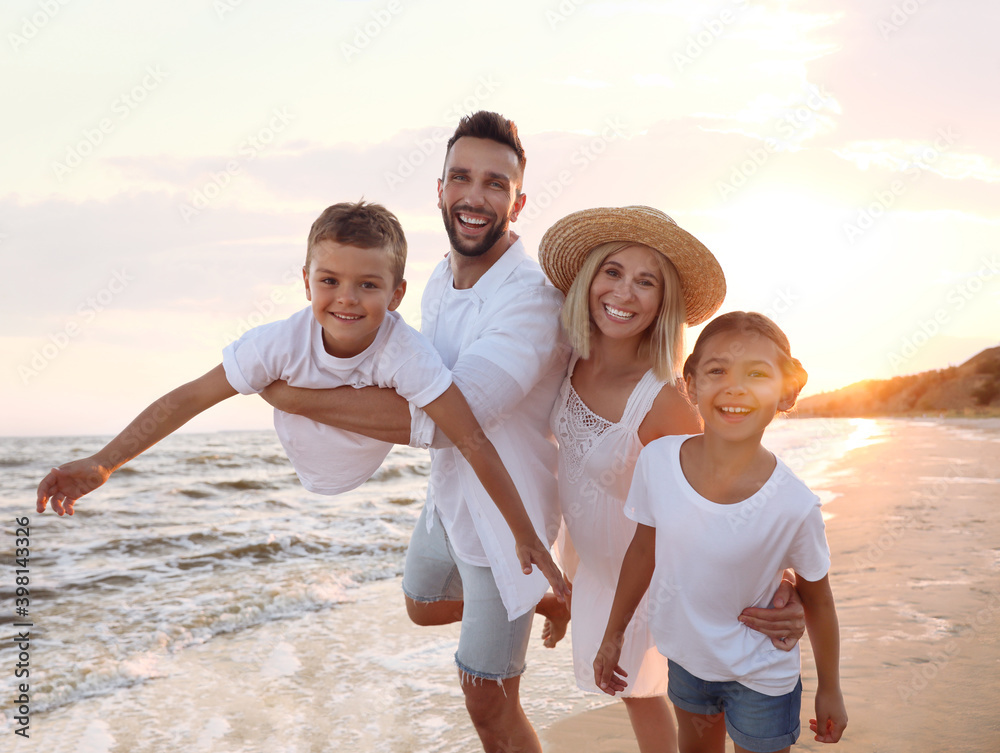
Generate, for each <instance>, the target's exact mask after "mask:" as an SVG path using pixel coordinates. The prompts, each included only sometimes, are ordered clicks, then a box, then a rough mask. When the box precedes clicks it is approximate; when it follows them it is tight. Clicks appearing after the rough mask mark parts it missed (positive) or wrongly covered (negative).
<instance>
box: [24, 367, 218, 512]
mask: <svg viewBox="0 0 1000 753" xmlns="http://www.w3.org/2000/svg"><path fill="white" fill-rule="evenodd" d="M235 394H236V390H235V389H233V387H232V385H230V384H229V381H228V380H227V379H226V373H225V371H224V370H223V368H222V365H221V364H220V365H218V366H216V367H215V368H214V369H212V370H211V371H209V372H208V373H207V374H205V375H204V376H201V377H199V378H198V379H195V380H194V381H193V382H188V383H187V384H185V385H182V386H180V387H178V388H177V389H175V390H173V391H172V392H168V393H167V394H166V395H164V396H163V397H161V398H160V399H159V400H157V401H156V402H155V403H153V404H152V405H150V406H148V407H147V408H146V409H145V410H144V411H143V412H142V413H140V414H139V415H138V416H136V417H135V419H133V421H132V423H130V424H129V425H128V426H126V427H125V429H123V430H122V432H121V433H120V434H118V436H116V437H115V438H114V439H112V440H111V441H110V442H108V444H106V445H105V446H104V447H103V448H102V449H101V450H99V451H98V452H96V453H95V454H94V455H91V456H90V457H88V458H82V459H80V460H74V461H73V462H71V463H66V464H64V465H61V466H59V467H58V468H53V469H52V470H51V471H50V472H49V474H48V475H47V476H46V477H45V478H44V479H42V482H41V483H40V484H39V485H38V496H37V501H36V509H37V510H38V512H45V506H46V504H47V503H48V502H51V503H52V509H53V511H55V512H56V513H58V514H59V515H63V514H69V515H72V514H73V506H74V505H75V504H76V501H77V500H78V499H79V498H80V497H82V496H83V495H84V494H88V493H90V492H92V491H93V490H94V489H97V488H98V487H99V486H101V485H103V484H104V482H105V481H107V480H108V478H109V477H110V476H111V474H112V473H114V472H115V471H117V470H118V469H119V468H121V467H122V466H123V465H125V463H127V462H128V461H129V460H131V459H132V458H134V457H135V456H136V455H139V454H141V453H143V452H145V451H146V450H148V449H149V448H150V447H152V446H153V445H154V444H156V443H157V442H159V441H160V440H161V439H163V438H164V437H166V436H168V435H169V434H172V433H173V432H175V431H176V430H177V429H179V428H180V427H181V426H183V425H184V424H186V423H187V422H188V421H190V420H191V419H192V418H194V417H195V416H197V415H198V414H199V413H201V412H202V411H204V410H207V409H208V408H211V407H212V406H213V405H215V404H216V403H218V402H220V401H222V400H225V399H226V398H227V397H232V396H233V395H235Z"/></svg>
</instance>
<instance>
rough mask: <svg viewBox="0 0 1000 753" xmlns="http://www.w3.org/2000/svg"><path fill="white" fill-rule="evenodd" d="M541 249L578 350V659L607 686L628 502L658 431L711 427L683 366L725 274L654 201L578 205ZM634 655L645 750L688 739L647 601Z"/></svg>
mask: <svg viewBox="0 0 1000 753" xmlns="http://www.w3.org/2000/svg"><path fill="white" fill-rule="evenodd" d="M539 261H540V262H541V264H542V268H543V269H544V270H545V272H546V274H548V276H549V278H550V279H551V280H552V282H553V283H554V284H555V286H556V287H557V288H559V289H560V290H562V291H563V292H564V293H566V294H567V297H566V302H565V304H564V307H563V313H562V319H563V325H564V328H565V329H566V331H567V334H568V336H569V339H570V341H571V344H572V345H573V349H574V354H573V356H572V358H571V361H570V366H569V372H568V374H567V376H566V379H565V381H564V383H563V386H562V389H561V391H560V395H559V398H558V399H557V401H556V404H555V407H554V410H553V414H552V428H553V432H554V434H555V436H556V439H557V440H558V442H559V494H560V500H561V503H562V512H563V518H564V520H565V522H566V529H567V531H568V533H569V539H570V542H571V545H570V546H568V547H566V548H567V549H570V551H569V552H564V566H565V567H566V568H568V569H569V570H570V573H569V575H570V576H571V577H572V578H573V580H574V584H573V598H572V606H571V608H572V618H573V619H572V625H573V662H574V667H575V671H576V679H577V684H578V685H579V687H580V688H581V689H583V690H587V691H590V692H598V691H599V689H598V687H597V686H596V685H595V684H594V682H593V660H594V657H595V655H596V653H597V649H598V646H599V645H600V642H601V637H602V635H603V630H604V618H603V616H604V615H606V614H607V613H608V611H609V610H610V608H611V602H612V599H613V597H614V591H615V585H616V583H617V581H618V572H619V569H620V567H621V563H622V558H623V557H624V556H625V551H626V549H627V547H628V544H629V541H631V539H632V533H633V531H634V530H635V523H633V522H632V521H631V520H628V519H627V518H626V517H625V515H624V514H623V510H622V508H623V505H624V503H625V497H626V496H627V494H628V490H629V484H630V483H631V480H632V470H633V468H634V465H635V461H636V458H637V456H638V454H639V450H640V449H641V448H642V446H643V445H644V444H646V443H648V442H650V441H652V440H653V439H656V438H657V437H661V436H664V435H668V434H690V433H693V432H697V431H699V430H700V426H699V422H698V418H697V415H696V413H695V411H694V409H693V408H692V407H691V405H690V404H689V403H688V401H687V400H686V398H685V397H684V395H683V393H682V392H681V390H680V389H679V388H678V386H677V384H676V383H675V382H676V372H677V371H678V370H679V369H678V367H679V366H680V362H681V356H682V353H683V330H684V324H685V322H687V323H688V324H697V323H699V322H701V321H703V320H705V319H706V318H708V317H709V316H711V314H712V313H713V312H714V311H715V310H716V309H717V308H718V307H719V306H720V305H721V303H722V299H723V298H724V297H725V278H724V277H723V274H722V269H721V268H720V266H719V264H718V262H717V261H716V259H715V257H714V256H713V255H712V254H711V252H710V251H709V250H708V249H707V248H705V247H704V246H703V245H702V244H701V243H699V242H698V240H697V239H695V238H694V237H693V236H691V235H690V234H688V233H686V232H685V231H684V230H682V229H681V228H679V227H678V226H677V225H676V224H675V223H674V222H673V220H671V219H670V218H669V217H667V215H665V214H663V213H662V212H659V211H657V210H655V209H651V208H649V207H625V208H604V209H590V210H585V211H582V212H576V213H574V214H571V215H569V216H568V217H565V218H563V219H562V220H560V221H559V222H557V223H556V224H555V225H553V226H552V227H551V228H550V229H549V230H548V231H547V232H546V234H545V236H544V237H543V238H542V242H541V244H540V246H539ZM573 548H575V552H573V551H572V549H573ZM576 553H578V557H579V560H578V562H579V564H578V566H576V556H575V555H576ZM574 567H575V573H574V572H573V570H574ZM789 593H790V589H788V593H785V594H784V599H786V600H787V598H788V595H789ZM560 608H561V609H562V610H563V611H564V612H565V606H564V605H561V604H559V603H556V602H555V600H554V599H551V598H546V599H544V600H543V601H542V603H541V604H540V605H539V608H538V612H539V613H540V614H543V615H544V616H546V617H547V618H548V620H547V621H546V625H545V628H544V630H543V638H544V639H545V641H546V645H548V646H553V645H555V643H556V641H558V640H559V639H560V638H561V637H562V635H563V634H564V633H565V630H566V617H565V616H563V617H562V619H560V618H559V614H558V612H559V609H560ZM762 613H763V614H764V615H765V616H766V617H771V618H773V622H772V623H771V624H772V627H771V628H770V629H769V631H770V632H772V633H773V634H778V635H779V636H790V637H792V638H794V639H795V640H797V638H798V636H801V634H802V629H803V628H802V623H801V618H800V617H799V615H800V614H801V612H800V610H799V608H798V605H793V606H791V607H789V608H786V609H785V610H766V611H764V610H762ZM788 646H789V647H790V646H791V643H789V644H788ZM621 664H622V666H623V667H625V668H626V670H627V672H628V676H629V677H630V678H632V679H631V687H630V688H629V690H628V691H627V692H626V693H624V694H623V695H624V701H625V704H626V707H627V709H628V713H629V717H630V719H631V721H632V726H633V728H634V729H635V732H636V738H637V740H638V742H639V746H640V750H642V751H644V752H645V751H654V750H655V751H664V750H673V749H675V748H674V745H675V743H674V740H675V731H674V723H673V720H672V718H671V715H670V711H669V708H668V706H667V704H666V701H665V700H664V698H663V695H664V694H665V693H666V681H667V664H666V660H665V659H664V658H663V657H662V656H661V655H660V654H659V653H658V652H657V651H656V648H655V645H654V643H653V641H652V639H651V637H650V634H649V629H648V626H647V624H646V618H645V602H643V603H642V604H640V605H639V607H638V611H637V613H636V616H635V618H634V619H633V622H632V624H631V625H630V626H629V629H628V631H627V632H626V635H625V642H624V644H623V647H622V658H621Z"/></svg>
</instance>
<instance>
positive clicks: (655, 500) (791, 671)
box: [625, 436, 830, 696]
mask: <svg viewBox="0 0 1000 753" xmlns="http://www.w3.org/2000/svg"><path fill="white" fill-rule="evenodd" d="M687 439H689V437H687V436H668V437H662V438H660V439H657V440H655V441H653V442H650V443H649V444H648V445H647V446H646V447H645V448H643V450H642V452H641V453H640V454H639V460H638V463H637V464H636V468H635V474H634V476H633V478H632V486H631V488H630V490H629V495H628V499H627V500H626V503H625V514H626V515H627V516H628V517H629V518H631V519H632V520H634V521H636V522H637V523H641V524H643V525H647V526H653V527H655V528H656V567H655V570H654V572H653V578H652V581H651V583H650V586H649V606H650V613H651V616H650V624H651V627H652V633H653V637H654V639H655V640H656V647H657V648H658V649H659V650H660V652H661V653H662V654H663V655H664V656H666V657H668V658H669V659H671V660H673V661H675V662H677V663H678V664H680V665H681V666H682V667H684V669H686V670H687V671H688V672H690V673H691V674H693V675H695V676H696V677H699V678H701V679H702V680H709V681H713V682H727V681H736V682H739V683H741V684H743V685H746V686H747V687H749V688H751V689H752V690H756V691H757V692H759V693H763V694H764V695H769V696H778V695H784V694H785V693H789V692H791V691H792V690H794V688H795V685H796V682H797V681H798V678H799V666H800V662H799V647H798V645H796V646H795V648H793V649H792V650H791V651H782V650H780V649H777V648H775V647H774V646H773V645H772V644H771V640H770V638H768V637H767V636H765V635H764V634H763V633H759V632H757V631H755V630H751V629H750V628H748V627H746V626H745V625H743V624H742V623H740V621H739V619H738V618H739V615H740V613H741V612H742V611H743V610H744V609H745V608H746V607H767V606H770V603H771V598H772V597H773V596H774V592H775V591H776V590H777V588H778V585H779V583H780V582H781V575H782V573H783V572H784V570H785V569H786V568H792V569H794V570H795V572H796V575H797V576H800V577H802V578H805V579H806V580H808V581H816V580H820V579H822V578H823V576H824V575H826V574H827V571H828V570H829V568H830V549H829V547H828V545H827V542H826V533H825V525H824V523H823V515H822V513H821V511H820V501H819V497H817V496H816V495H815V494H813V493H812V492H811V491H810V490H809V488H808V487H807V486H806V485H805V484H804V483H803V482H802V481H801V480H800V479H799V478H798V477H796V475H795V474H794V473H792V471H791V470H790V469H789V468H788V466H786V465H785V464H784V463H783V462H781V460H780V459H777V464H776V466H775V469H774V472H773V473H772V474H771V477H770V478H769V479H768V480H767V482H766V483H765V484H764V486H762V487H761V489H760V491H758V492H757V493H756V494H754V495H753V496H752V497H750V498H748V499H745V500H743V501H742V502H737V503H735V504H730V505H722V504H717V503H715V502H712V501H710V500H708V499H706V498H704V497H702V496H701V495H700V494H698V492H696V491H695V490H694V488H692V486H691V485H690V484H689V483H688V481H687V479H686V478H685V476H684V472H683V471H682V470H681V464H680V448H681V445H682V444H683V443H684V442H685V441H686V440H687Z"/></svg>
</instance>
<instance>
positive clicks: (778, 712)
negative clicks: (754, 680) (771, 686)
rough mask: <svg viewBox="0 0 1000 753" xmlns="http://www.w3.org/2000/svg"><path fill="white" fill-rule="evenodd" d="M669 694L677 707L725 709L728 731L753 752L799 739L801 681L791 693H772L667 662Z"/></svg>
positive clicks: (694, 710) (762, 752)
mask: <svg viewBox="0 0 1000 753" xmlns="http://www.w3.org/2000/svg"><path fill="white" fill-rule="evenodd" d="M667 666H668V668H669V673H670V678H669V684H668V686H667V695H668V696H669V698H670V700H671V702H673V704H674V705H675V706H677V708H679V709H683V710H684V711H687V712H689V713H691V714H705V715H706V716H710V715H712V714H718V713H720V712H724V713H725V715H726V731H727V732H728V733H729V736H730V737H731V738H732V739H733V742H735V743H736V744H737V745H739V746H740V747H742V748H745V749H746V750H750V751H754V753H772V752H773V751H776V750H781V749H782V748H787V747H788V746H789V745H794V744H795V741H796V740H798V739H799V712H800V710H801V707H802V680H801V678H800V679H799V681H798V683H796V685H795V689H794V690H793V691H792V692H791V693H787V694H785V695H779V696H769V695H764V694H763V693H758V692H757V691H756V690H751V689H750V688H748V687H747V686H746V685H742V684H740V683H738V682H710V681H708V680H702V679H700V678H698V677H695V676H694V675H693V674H691V673H690V672H688V671H687V670H686V669H684V667H682V666H681V665H680V664H677V663H676V662H673V661H668V662H667Z"/></svg>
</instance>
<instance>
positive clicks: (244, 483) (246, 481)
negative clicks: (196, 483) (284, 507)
mask: <svg viewBox="0 0 1000 753" xmlns="http://www.w3.org/2000/svg"><path fill="white" fill-rule="evenodd" d="M209 486H214V487H216V488H218V489H226V490H231V491H239V492H242V491H259V490H261V489H276V488H278V486H277V484H273V483H271V482H269V481H261V480H259V479H251V478H243V479H237V480H235V481H212V482H210V483H209Z"/></svg>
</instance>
